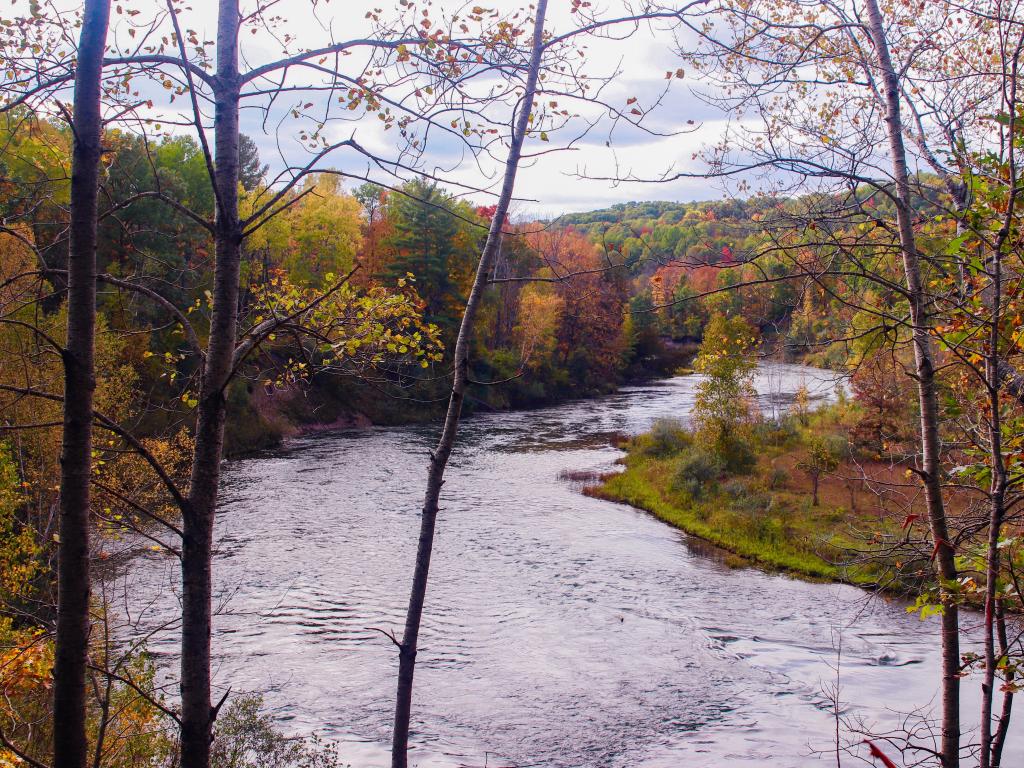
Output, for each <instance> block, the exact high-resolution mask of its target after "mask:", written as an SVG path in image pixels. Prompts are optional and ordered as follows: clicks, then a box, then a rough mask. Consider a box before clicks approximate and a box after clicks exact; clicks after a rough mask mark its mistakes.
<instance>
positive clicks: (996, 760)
mask: <svg viewBox="0 0 1024 768" xmlns="http://www.w3.org/2000/svg"><path fill="white" fill-rule="evenodd" d="M996 630H997V634H998V636H999V655H1000V656H1005V655H1006V654H1008V653H1009V652H1010V643H1009V637H1008V636H1007V632H1006V614H1005V613H1004V611H1003V606H1002V604H1001V603H1000V602H999V601H996ZM1006 682H1007V683H1009V684H1010V685H1007V687H1006V690H1005V691H1004V692H1003V705H1002V707H1001V709H1000V711H999V720H998V721H997V725H996V732H995V735H994V736H993V737H992V768H1000V766H1002V764H1003V747H1004V746H1005V745H1006V734H1008V733H1009V732H1010V716H1011V715H1012V714H1013V686H1012V683H1013V682H1014V674H1013V670H1012V669H1007V670H1006Z"/></svg>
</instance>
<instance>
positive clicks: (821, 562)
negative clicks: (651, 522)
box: [588, 443, 888, 585]
mask: <svg viewBox="0 0 1024 768" xmlns="http://www.w3.org/2000/svg"><path fill="white" fill-rule="evenodd" d="M641 445H642V443H641ZM796 450H799V446H797V447H795V448H794V447H791V448H789V449H785V448H779V449H774V450H770V451H767V452H763V453H762V457H761V460H760V462H759V464H758V466H757V467H756V468H755V470H754V472H753V474H751V475H749V476H745V477H729V478H723V480H724V483H719V484H718V485H717V487H712V488H710V489H708V490H707V491H706V492H705V493H704V494H703V495H702V497H701V498H699V499H694V498H692V497H691V495H690V494H689V493H688V492H687V491H685V490H679V489H677V488H674V487H673V486H674V482H673V478H674V477H675V474H676V472H675V464H676V460H677V459H676V456H675V455H671V454H670V455H667V456H651V455H648V454H646V453H645V451H643V450H642V449H638V448H637V447H636V445H634V446H633V448H632V449H631V451H630V454H629V455H628V456H627V458H626V459H625V464H626V470H625V471H624V472H622V473H621V474H617V475H612V476H610V477H608V478H606V479H605V480H604V481H603V483H602V484H600V485H598V486H595V487H593V488H591V489H589V490H588V492H589V493H590V494H591V495H594V496H597V497H599V498H604V499H608V500H611V501H618V502H623V503H625V504H630V505H631V506H634V507H637V508H639V509H643V510H646V511H647V512H650V513H651V514H652V515H654V516H655V517H657V518H658V519H660V520H663V521H665V522H666V523H669V524H670V525H673V526H675V527H677V528H680V529H682V530H683V531H685V532H686V533H688V534H690V535H692V536H695V537H698V538H700V539H703V540H705V541H708V542H710V543H712V544H714V545H716V546H717V547H720V548H721V549H723V550H726V551H727V552H730V553H732V554H734V555H737V556H739V557H740V558H741V559H742V560H743V561H745V562H747V563H750V564H755V565H757V566H760V567H763V568H765V569H768V570H778V571H785V572H788V573H792V574H795V575H799V576H803V577H806V578H809V579H813V580H819V581H820V580H830V581H840V582H846V583H851V584H860V585H871V584H876V583H878V582H879V580H880V577H881V576H882V575H883V571H886V570H888V569H886V568H885V567H884V566H875V567H873V568H871V569H863V568H860V569H851V568H847V567H845V566H844V565H842V563H843V561H844V559H845V557H846V556H845V554H844V553H845V551H847V550H848V548H849V547H850V546H852V545H854V544H856V543H857V542H855V541H854V540H853V539H851V538H850V533H849V531H850V530H851V523H865V524H867V523H869V522H870V523H871V524H873V525H877V523H878V521H877V519H868V518H866V517H865V519H863V520H862V519H859V518H861V517H864V516H859V515H853V514H851V513H849V512H848V511H847V510H846V509H844V508H843V507H836V506H831V505H828V504H825V503H823V504H822V505H821V506H819V507H813V506H811V496H810V493H809V490H805V489H804V488H802V487H801V483H802V481H803V478H800V477H793V478H791V479H790V481H788V482H787V484H786V485H787V487H785V488H777V489H769V488H768V487H767V482H768V478H769V477H770V473H771V471H772V467H773V464H772V459H773V458H779V457H785V455H786V454H787V452H790V453H792V452H793V451H796ZM766 453H767V454H769V455H765V454H766ZM726 484H727V487H728V489H729V490H730V491H731V493H727V492H726V491H725V490H722V488H723V485H726ZM752 502H753V503H752Z"/></svg>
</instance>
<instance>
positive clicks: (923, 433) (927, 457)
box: [864, 0, 961, 768]
mask: <svg viewBox="0 0 1024 768" xmlns="http://www.w3.org/2000/svg"><path fill="white" fill-rule="evenodd" d="M865 5H866V10H867V31H868V34H869V36H870V39H871V44H872V46H873V48H874V61H869V62H865V67H864V70H865V76H866V77H873V78H875V79H876V82H877V86H876V87H877V91H876V92H877V94H878V98H879V100H880V101H881V104H880V105H879V107H880V108H881V109H882V110H883V114H884V115H885V126H886V131H885V132H886V138H887V140H888V144H889V161H890V162H891V164H892V181H893V184H894V186H895V195H894V200H893V202H894V204H895V206H896V229H897V232H898V235H899V244H900V251H901V255H902V257H903V273H904V287H905V289H906V297H907V302H908V303H909V305H910V332H911V335H912V338H913V347H914V361H915V366H916V369H915V374H916V375H915V380H916V383H917V397H918V408H919V412H920V419H921V421H920V451H921V465H920V468H919V470H918V476H919V477H920V479H921V484H922V485H923V487H924V492H925V505H926V509H927V511H928V524H929V526H930V527H931V533H932V540H933V541H934V542H935V570H936V574H937V575H938V578H939V583H940V586H941V589H942V590H943V592H944V593H946V592H948V591H949V590H950V588H951V587H952V585H954V584H955V583H956V579H957V566H956V551H955V549H954V547H953V540H952V538H951V536H950V533H949V523H948V522H947V519H946V503H945V498H944V496H943V492H942V471H943V470H942V443H941V439H940V437H939V424H940V419H941V416H940V413H939V396H938V387H937V383H936V368H937V366H936V360H935V345H934V343H933V342H932V336H933V335H934V333H935V324H936V323H935V313H934V308H933V302H932V299H931V297H930V296H929V295H928V292H927V289H926V287H925V278H924V275H923V270H922V268H921V254H920V249H919V246H918V242H917V236H916V234H915V232H914V207H913V199H912V193H911V178H910V169H909V166H908V163H907V150H906V147H905V145H904V142H903V135H904V131H905V128H904V121H903V113H902V105H901V94H900V92H901V86H902V83H901V82H900V78H899V74H898V73H897V69H896V67H895V65H894V64H893V61H892V56H891V54H890V46H889V39H888V37H887V35H886V31H885V27H884V26H883V21H882V13H881V11H880V10H879V7H878V2H877V0H865ZM942 609H943V610H942V617H941V622H942V629H941V633H942V743H941V747H940V751H941V755H942V763H943V765H944V766H945V768H954V766H957V765H959V764H960V673H961V668H960V663H961V662H960V610H959V606H958V605H957V600H956V599H955V597H953V596H952V595H947V596H946V597H945V598H944V599H943V605H942Z"/></svg>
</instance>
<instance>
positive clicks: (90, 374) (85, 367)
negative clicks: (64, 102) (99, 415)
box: [53, 0, 110, 768]
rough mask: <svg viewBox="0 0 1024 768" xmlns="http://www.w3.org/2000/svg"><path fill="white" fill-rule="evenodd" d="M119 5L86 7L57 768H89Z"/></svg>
mask: <svg viewBox="0 0 1024 768" xmlns="http://www.w3.org/2000/svg"><path fill="white" fill-rule="evenodd" d="M109 18H110V0H86V2H85V7H84V10H83V16H82V34H81V38H80V42H79V46H78V68H77V71H76V73H75V111H74V117H73V130H74V149H73V154H72V159H71V231H70V247H69V250H68V310H67V311H68V319H67V344H66V348H65V349H64V351H63V358H64V392H65V395H66V397H65V398H64V433H63V444H62V446H61V457H60V534H59V536H60V546H59V554H58V562H57V590H58V591H57V635H56V657H55V660H54V669H53V767H54V768H84V766H85V763H86V749H87V739H86V732H85V672H86V667H87V664H88V656H89V483H90V480H91V474H92V416H93V413H92V408H93V392H94V391H95V389H96V375H95V363H94V350H95V331H96V231H97V226H98V225H97V221H98V199H99V180H100V156H101V154H102V142H103V116H102V111H101V105H100V96H101V79H102V76H103V53H104V49H105V48H106V44H107V24H108V21H109Z"/></svg>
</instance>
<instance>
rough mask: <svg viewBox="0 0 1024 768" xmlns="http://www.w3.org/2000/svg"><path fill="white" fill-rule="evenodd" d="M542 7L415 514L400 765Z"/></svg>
mask: <svg viewBox="0 0 1024 768" xmlns="http://www.w3.org/2000/svg"><path fill="white" fill-rule="evenodd" d="M546 12H547V0H539V2H538V3H537V7H536V10H535V11H534V19H533V40H532V45H531V48H530V57H529V64H528V66H527V72H526V83H525V85H524V87H523V95H522V97H521V98H520V99H519V104H518V112H517V113H516V115H515V118H514V120H513V125H512V132H511V136H510V140H509V149H508V157H507V159H506V161H505V172H504V178H503V179H502V184H501V192H500V194H499V196H498V201H497V206H496V209H495V212H494V216H493V217H492V218H491V224H490V228H489V229H488V232H487V239H486V240H485V242H484V246H483V249H482V251H481V253H480V260H479V262H478V263H477V268H476V273H475V277H474V278H473V286H472V288H471V289H470V293H469V298H468V299H467V301H466V308H465V310H464V311H463V313H462V321H461V323H460V324H459V333H458V336H457V337H456V341H455V354H454V359H453V361H452V365H453V368H454V373H453V379H452V389H451V396H450V397H449V400H448V412H447V414H446V415H445V420H444V427H443V428H442V429H441V436H440V437H439V438H438V441H437V446H436V447H435V448H434V450H433V452H432V453H431V454H430V465H429V469H428V472H427V489H426V493H425V494H424V499H423V508H422V512H421V518H420V534H419V542H418V544H417V547H416V565H415V568H414V571H413V580H412V590H411V592H410V595H409V608H408V612H407V614H406V619H405V631H404V632H403V634H402V640H401V642H400V643H398V690H397V694H396V698H395V722H394V730H393V733H392V742H391V766H392V768H406V766H407V765H408V759H409V754H408V753H409V722H410V717H411V713H412V690H413V675H414V673H415V671H416V652H417V646H418V642H419V633H420V624H421V621H422V618H423V606H424V602H425V600H426V596H427V577H428V575H429V573H430V556H431V554H432V552H433V548H434V527H435V524H436V522H437V513H438V504H439V500H440V497H441V487H442V486H443V484H444V472H445V468H446V467H447V466H448V458H449V457H450V456H451V453H452V448H454V446H455V438H456V435H457V433H458V429H459V418H460V417H461V415H462V403H463V400H464V399H465V396H466V389H467V387H468V386H469V350H470V344H471V341H472V336H473V330H474V324H475V321H476V313H477V310H478V308H479V306H480V301H481V299H482V297H483V294H484V291H485V290H486V288H487V278H488V275H490V273H491V270H492V267H493V263H494V259H495V256H496V254H497V253H498V250H499V248H500V247H501V238H502V235H503V234H504V233H503V227H504V226H505V221H506V217H507V215H508V210H509V205H510V204H511V203H512V194H513V192H514V190H515V183H516V172H517V171H518V170H519V161H520V158H521V157H522V151H523V143H524V141H525V140H526V134H527V131H528V130H529V128H530V123H531V119H532V114H533V106H534V97H535V96H536V93H537V81H538V78H539V75H540V67H541V58H542V56H543V53H544V17H545V14H546Z"/></svg>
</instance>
